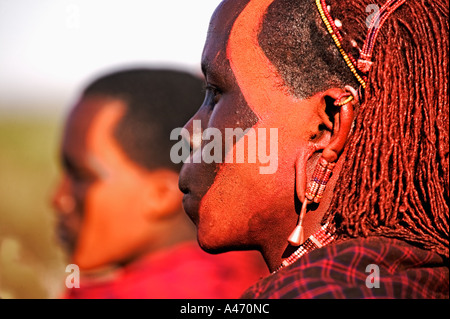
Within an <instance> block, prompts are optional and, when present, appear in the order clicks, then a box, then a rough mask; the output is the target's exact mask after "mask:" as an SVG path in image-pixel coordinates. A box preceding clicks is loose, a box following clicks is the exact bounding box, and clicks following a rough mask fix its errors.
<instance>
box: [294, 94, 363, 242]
mask: <svg viewBox="0 0 450 319" xmlns="http://www.w3.org/2000/svg"><path fill="white" fill-rule="evenodd" d="M345 89H346V92H344V93H342V94H341V95H340V96H339V97H338V98H337V99H336V101H335V102H334V105H336V106H338V107H342V106H344V105H345V104H347V103H358V101H359V98H358V92H357V91H356V90H355V89H354V88H352V87H351V86H345ZM346 134H347V133H346ZM342 147H343V146H342ZM336 159H337V154H336V153H335V156H334V157H333V158H324V156H323V155H322V156H321V157H320V158H319V161H318V162H317V165H316V167H315V169H314V172H313V175H312V177H311V180H310V181H309V182H308V185H307V187H306V191H305V200H304V201H303V204H302V209H301V211H300V215H299V218H298V223H297V226H296V227H295V228H294V231H293V232H292V233H291V234H290V236H289V237H288V242H289V244H291V245H292V246H299V245H300V244H301V243H303V242H304V234H303V218H304V217H305V214H306V209H307V206H308V204H310V203H320V201H321V199H322V197H323V193H324V192H325V188H326V186H327V183H328V181H329V180H330V178H331V174H332V173H333V169H334V167H335V166H336V162H335V161H336Z"/></svg>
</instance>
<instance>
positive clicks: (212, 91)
mask: <svg viewBox="0 0 450 319" xmlns="http://www.w3.org/2000/svg"><path fill="white" fill-rule="evenodd" d="M204 89H205V92H206V99H205V100H206V101H207V103H208V104H210V105H211V106H215V105H216V104H217V103H219V100H220V98H221V97H222V91H221V90H220V89H219V88H218V87H216V86H214V85H211V84H206V85H205V87H204Z"/></svg>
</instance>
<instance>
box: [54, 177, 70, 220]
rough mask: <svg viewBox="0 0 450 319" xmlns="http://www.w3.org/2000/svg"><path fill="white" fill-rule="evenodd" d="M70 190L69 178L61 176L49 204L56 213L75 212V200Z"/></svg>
mask: <svg viewBox="0 0 450 319" xmlns="http://www.w3.org/2000/svg"><path fill="white" fill-rule="evenodd" d="M71 189H72V187H71V183H70V180H69V178H68V177H67V176H66V175H64V176H62V177H61V180H60V181H59V183H58V186H57V187H56V189H55V191H54V193H53V196H52V199H51V204H52V206H53V208H54V209H55V211H56V212H58V213H61V214H70V213H72V212H73V211H74V210H75V199H74V197H73V195H72V191H71Z"/></svg>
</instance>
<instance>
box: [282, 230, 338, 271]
mask: <svg viewBox="0 0 450 319" xmlns="http://www.w3.org/2000/svg"><path fill="white" fill-rule="evenodd" d="M333 234H334V231H333V230H331V229H329V228H328V224H325V225H323V226H322V227H320V228H319V230H318V231H317V232H315V233H314V234H312V235H311V236H309V238H308V239H307V240H306V241H305V242H304V243H303V244H302V245H301V246H300V247H299V248H298V249H297V250H296V251H295V252H293V253H292V255H290V256H289V257H288V258H286V259H284V260H283V262H282V263H281V265H280V267H278V268H277V269H276V270H275V271H274V273H275V272H277V271H279V270H280V269H282V268H284V267H287V266H289V265H292V264H293V263H294V262H296V261H297V260H299V259H300V258H301V257H302V256H304V255H305V254H307V253H309V252H311V251H313V250H314V249H317V248H320V247H323V246H326V245H328V244H329V243H331V242H332V241H333V240H334V236H333Z"/></svg>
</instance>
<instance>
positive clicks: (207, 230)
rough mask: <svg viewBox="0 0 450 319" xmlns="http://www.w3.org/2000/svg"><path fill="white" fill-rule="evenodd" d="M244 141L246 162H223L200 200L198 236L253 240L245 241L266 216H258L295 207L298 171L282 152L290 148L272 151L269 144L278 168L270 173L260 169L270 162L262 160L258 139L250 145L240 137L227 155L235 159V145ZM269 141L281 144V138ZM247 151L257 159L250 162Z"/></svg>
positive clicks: (222, 239) (227, 239) (255, 231)
mask: <svg viewBox="0 0 450 319" xmlns="http://www.w3.org/2000/svg"><path fill="white" fill-rule="evenodd" d="M256 135H257V136H258V134H256ZM267 136H268V135H267ZM256 140H257V141H259V139H256ZM267 141H270V139H267ZM242 143H244V144H245V146H246V147H244V150H245V153H244V154H246V155H245V156H244V163H235V161H234V162H233V163H224V164H222V165H221V167H220V169H219V172H218V173H217V175H216V178H215V180H214V183H213V184H212V186H211V187H210V189H209V190H208V192H207V193H206V194H205V196H204V197H203V199H202V200H201V202H200V207H199V216H200V222H199V225H198V226H199V237H201V236H202V235H203V236H204V237H205V238H206V237H208V236H210V237H211V239H214V240H215V241H219V242H224V241H230V240H232V241H235V242H236V243H237V242H239V243H242V244H252V243H250V242H245V241H246V240H248V238H249V237H251V236H248V234H249V233H257V229H258V228H259V227H261V225H258V224H257V223H255V222H254V221H255V220H264V219H261V218H256V219H255V216H256V217H261V216H262V215H264V214H271V213H272V212H273V211H274V207H277V206H278V208H280V209H281V206H282V207H283V208H282V209H289V208H290V207H291V208H293V207H294V177H295V174H294V166H293V165H289V164H288V162H290V161H291V160H290V159H289V158H288V157H287V156H286V154H283V152H285V151H286V150H287V149H286V148H281V149H280V151H281V154H278V148H277V150H276V152H274V148H272V152H274V153H275V154H271V149H270V145H269V144H268V145H267V148H266V154H270V160H269V163H270V161H276V162H277V163H276V165H277V168H276V170H274V171H273V173H271V174H262V173H261V169H262V168H264V167H266V168H267V167H268V166H270V164H264V163H262V162H261V161H260V159H261V157H260V156H259V155H258V154H259V153H258V147H257V146H258V143H259V142H258V143H256V144H255V145H254V149H252V148H251V147H250V148H249V147H248V146H249V144H248V140H247V139H245V140H244V139H241V140H239V141H238V143H236V145H235V146H234V149H233V152H229V153H228V154H227V158H231V157H233V156H234V157H233V158H234V159H236V158H235V154H236V149H237V148H239V147H241V146H242V145H241V144H242ZM270 143H272V144H273V143H276V144H278V141H270ZM272 146H273V145H272ZM248 152H250V153H251V152H254V154H256V163H249V161H248V159H249V158H248ZM289 153H292V152H289ZM291 156H292V155H291ZM278 158H283V161H278ZM271 164H273V163H271ZM280 203H281V204H280ZM250 240H251V239H250Z"/></svg>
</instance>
